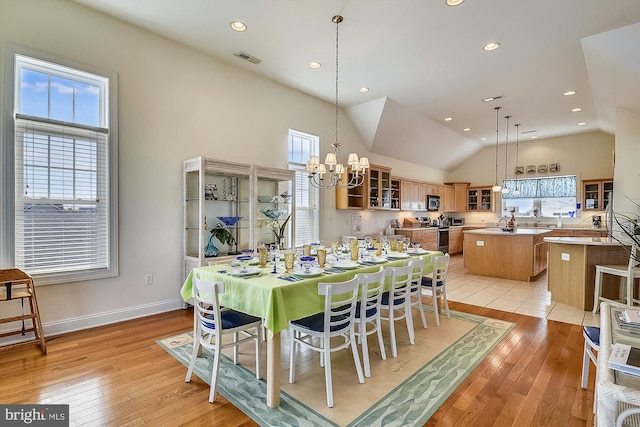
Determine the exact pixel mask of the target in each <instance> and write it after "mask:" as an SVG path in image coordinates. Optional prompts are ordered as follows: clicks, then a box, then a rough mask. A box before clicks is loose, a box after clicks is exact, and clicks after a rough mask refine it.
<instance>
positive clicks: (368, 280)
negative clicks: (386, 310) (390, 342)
mask: <svg viewBox="0 0 640 427" xmlns="http://www.w3.org/2000/svg"><path fill="white" fill-rule="evenodd" d="M356 277H357V278H358V279H359V280H360V285H361V286H360V300H359V301H358V304H357V308H356V329H355V333H356V336H357V337H358V340H359V341H360V345H361V346H362V361H363V364H364V376H365V377H367V378H369V377H371V364H370V362H369V345H368V342H367V336H368V335H372V334H374V333H377V334H378V343H379V346H380V356H381V357H382V360H387V353H386V352H385V350H384V341H383V340H382V329H381V328H380V323H381V321H380V303H381V302H382V292H383V291H382V289H383V288H384V269H383V268H382V267H380V271H377V272H375V273H369V274H364V273H360V274H358V275H356Z"/></svg>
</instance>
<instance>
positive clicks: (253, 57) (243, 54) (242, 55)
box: [233, 51, 262, 64]
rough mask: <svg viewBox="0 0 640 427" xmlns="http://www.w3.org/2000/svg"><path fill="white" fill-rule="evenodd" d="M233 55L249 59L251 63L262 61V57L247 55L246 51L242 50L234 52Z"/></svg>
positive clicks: (245, 59)
mask: <svg viewBox="0 0 640 427" xmlns="http://www.w3.org/2000/svg"><path fill="white" fill-rule="evenodd" d="M233 56H236V57H238V58H240V59H242V60H244V61H249V62H251V63H252V64H259V63H261V62H262V59H260V58H256V57H255V56H253V55H249V54H248V53H247V52H243V51H240V52H236V53H234V54H233Z"/></svg>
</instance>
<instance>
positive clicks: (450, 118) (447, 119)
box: [444, 117, 453, 122]
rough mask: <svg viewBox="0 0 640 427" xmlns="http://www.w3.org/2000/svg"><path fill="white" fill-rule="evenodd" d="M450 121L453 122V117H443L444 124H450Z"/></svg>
mask: <svg viewBox="0 0 640 427" xmlns="http://www.w3.org/2000/svg"><path fill="white" fill-rule="evenodd" d="M451 120H453V117H445V118H444V121H445V122H450V121H451Z"/></svg>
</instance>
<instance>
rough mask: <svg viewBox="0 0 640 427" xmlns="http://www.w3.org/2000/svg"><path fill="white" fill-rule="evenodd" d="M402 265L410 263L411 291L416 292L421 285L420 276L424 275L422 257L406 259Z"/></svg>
mask: <svg viewBox="0 0 640 427" xmlns="http://www.w3.org/2000/svg"><path fill="white" fill-rule="evenodd" d="M404 265H405V266H407V265H410V266H411V267H412V271H411V293H414V292H417V291H418V290H419V289H420V286H421V285H422V276H423V275H424V266H425V260H424V258H420V259H408V260H406V261H405V262H404Z"/></svg>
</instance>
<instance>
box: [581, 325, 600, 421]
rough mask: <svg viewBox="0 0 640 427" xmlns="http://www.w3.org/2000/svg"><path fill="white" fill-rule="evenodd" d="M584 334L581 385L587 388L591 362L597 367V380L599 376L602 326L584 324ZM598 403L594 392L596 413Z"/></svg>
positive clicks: (594, 409)
mask: <svg viewBox="0 0 640 427" xmlns="http://www.w3.org/2000/svg"><path fill="white" fill-rule="evenodd" d="M582 336H583V337H584V352H583V354H582V380H581V382H580V385H581V387H582V388H587V384H588V383H589V367H590V366H591V363H593V364H594V365H595V367H596V382H597V378H598V355H597V354H596V353H598V352H600V328H599V327H597V326H583V327H582ZM596 389H597V387H596ZM596 391H597V390H596ZM596 403H597V399H596V393H595V392H594V395H593V412H594V413H595V411H596Z"/></svg>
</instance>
